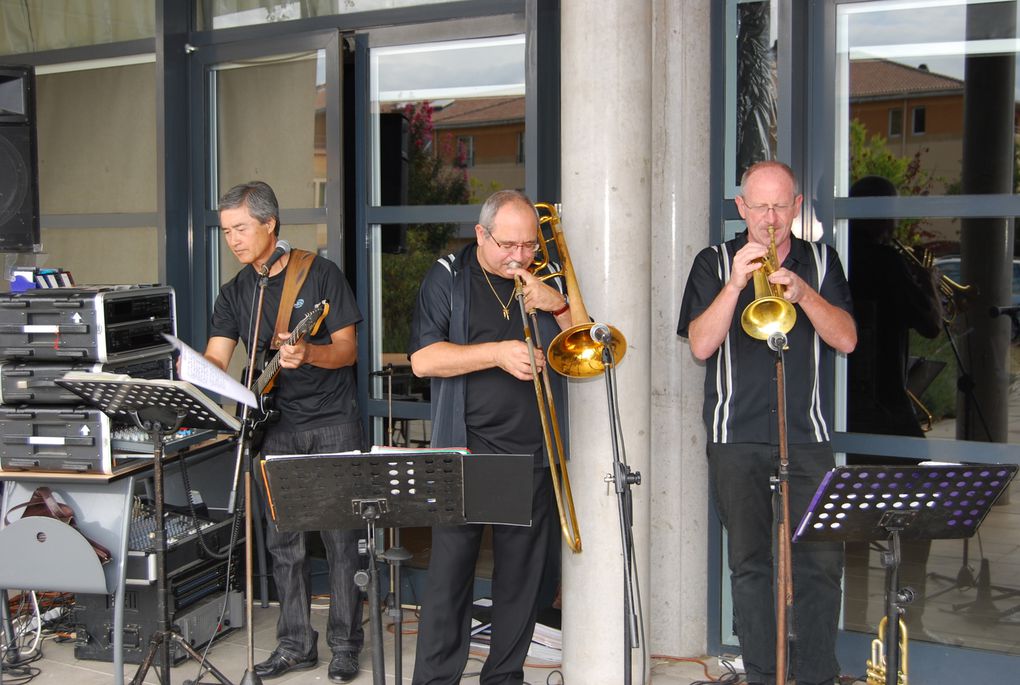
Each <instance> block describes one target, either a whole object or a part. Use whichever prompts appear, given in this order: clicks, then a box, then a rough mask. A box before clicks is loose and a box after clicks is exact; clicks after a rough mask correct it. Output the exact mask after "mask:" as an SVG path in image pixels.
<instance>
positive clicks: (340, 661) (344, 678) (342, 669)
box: [329, 650, 360, 683]
mask: <svg viewBox="0 0 1020 685" xmlns="http://www.w3.org/2000/svg"><path fill="white" fill-rule="evenodd" d="M359 670H360V669H359V667H358V653H357V652H352V651H350V650H343V651H338V652H333V658H332V659H330V661H329V679H330V680H331V681H333V682H334V683H346V682H350V681H351V680H354V677H355V676H357V675H358V671H359Z"/></svg>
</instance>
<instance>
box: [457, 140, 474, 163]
mask: <svg viewBox="0 0 1020 685" xmlns="http://www.w3.org/2000/svg"><path fill="white" fill-rule="evenodd" d="M454 164H455V165H457V166H463V167H472V166H474V165H475V137H474V136H457V158H456V160H455V161H454Z"/></svg>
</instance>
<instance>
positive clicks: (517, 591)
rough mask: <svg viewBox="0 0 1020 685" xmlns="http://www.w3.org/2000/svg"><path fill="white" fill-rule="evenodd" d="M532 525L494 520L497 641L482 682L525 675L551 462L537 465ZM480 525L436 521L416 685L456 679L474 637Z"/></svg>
mask: <svg viewBox="0 0 1020 685" xmlns="http://www.w3.org/2000/svg"><path fill="white" fill-rule="evenodd" d="M533 482H534V492H533V496H532V502H531V512H532V514H531V515H532V520H531V526H530V527H523V526H496V525H494V526H493V527H492V553H493V569H492V643H491V646H490V651H489V656H488V658H487V659H486V660H485V665H484V666H482V674H481V678H480V680H479V682H480V683H482V685H495V684H496V683H522V682H523V681H524V660H525V658H526V657H527V655H528V646H529V645H530V644H531V635H532V633H533V632H534V629H535V616H536V614H537V612H538V597H539V591H540V590H541V586H542V575H543V572H544V570H545V564H546V557H547V553H546V552H547V548H548V545H549V536H550V534H551V533H550V526H549V520H548V519H549V515H550V511H551V509H552V508H553V506H554V505H553V498H552V481H551V479H550V477H549V469H547V468H536V469H535V471H534V481H533ZM483 530H484V526H482V525H474V524H471V525H464V526H444V527H435V528H433V529H432V556H431V560H430V561H429V570H428V576H427V578H426V581H425V595H424V597H423V598H422V608H421V621H420V623H419V625H418V647H417V655H416V656H415V662H414V678H413V681H412V683H413V685H456V683H459V682H460V678H461V675H462V674H463V673H464V665H465V663H466V662H467V657H468V650H469V648H470V640H471V632H470V631H471V607H472V603H473V599H474V598H473V597H472V595H473V589H474V576H475V561H476V560H477V559H478V549H479V545H480V544H481V541H482V532H483Z"/></svg>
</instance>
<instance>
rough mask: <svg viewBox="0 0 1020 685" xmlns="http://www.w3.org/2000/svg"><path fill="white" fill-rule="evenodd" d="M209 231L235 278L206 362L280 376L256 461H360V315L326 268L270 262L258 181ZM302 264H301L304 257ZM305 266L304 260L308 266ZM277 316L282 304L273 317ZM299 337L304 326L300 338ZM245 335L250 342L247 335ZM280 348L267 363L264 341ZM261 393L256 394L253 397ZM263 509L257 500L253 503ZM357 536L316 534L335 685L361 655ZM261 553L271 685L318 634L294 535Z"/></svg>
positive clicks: (268, 194) (276, 226) (231, 196)
mask: <svg viewBox="0 0 1020 685" xmlns="http://www.w3.org/2000/svg"><path fill="white" fill-rule="evenodd" d="M219 212H220V227H221V230H222V233H223V239H224V242H225V243H226V245H227V246H228V247H229V248H230V250H231V251H232V252H233V253H234V256H235V257H237V260H238V261H239V262H240V263H241V264H242V269H241V271H240V272H238V274H237V275H236V276H235V277H234V278H233V279H231V280H230V281H228V282H227V283H226V284H224V285H223V287H222V288H221V289H220V293H219V296H218V297H217V298H216V304H215V307H214V309H213V316H212V324H211V327H210V337H209V342H208V344H207V346H206V350H205V357H206V358H207V359H209V360H210V361H211V362H213V363H214V364H216V365H217V366H219V367H220V368H222V369H224V370H226V368H227V365H228V364H229V362H230V358H231V356H232V355H233V353H234V348H235V347H236V346H237V343H238V341H239V340H240V341H241V343H242V344H244V346H245V348H246V349H248V350H250V349H251V348H250V345H251V344H252V339H253V338H254V344H255V346H256V350H257V352H258V353H261V354H263V355H264V356H265V357H270V356H273V354H274V353H275V354H276V356H275V357H274V359H273V363H278V365H279V367H280V369H279V373H278V374H275V376H274V377H273V379H272V380H273V382H272V384H271V385H272V386H273V390H274V394H275V400H274V403H273V406H274V409H275V410H277V411H278V412H279V419H278V420H277V421H275V422H273V423H271V424H267V427H266V430H265V437H264V440H263V444H262V452H263V453H264V454H320V453H330V452H345V451H350V450H360V449H362V448H363V447H364V440H363V436H362V428H361V416H360V411H359V409H358V405H357V393H356V389H355V379H354V372H353V365H354V362H355V361H356V359H357V356H358V346H357V337H356V335H355V326H356V325H357V324H358V323H359V322H360V321H361V318H362V317H361V313H360V311H359V310H358V306H357V302H356V301H355V299H354V295H353V293H352V292H351V289H350V287H349V286H348V284H347V281H346V279H345V278H344V275H343V273H342V272H341V271H340V269H339V268H338V267H337V266H336V265H335V264H334V263H333V262H331V261H329V260H328V259H324V258H322V257H318V256H314V257H312V258H311V259H310V260H307V259H304V255H302V256H300V257H298V256H297V255H296V251H295V253H290V254H283V255H282V257H280V256H279V255H275V256H276V257H277V259H276V260H275V261H272V259H273V257H274V250H276V248H277V238H278V236H279V231H280V212H279V205H278V203H277V200H276V195H275V193H274V192H273V190H272V188H270V187H269V185H267V184H266V183H263V182H261V181H254V182H251V183H246V184H242V185H238V186H235V187H233V188H231V189H230V190H228V191H227V192H226V193H225V194H224V195H223V197H221V198H220V201H219ZM306 254H307V253H306ZM308 256H311V255H308ZM271 261H272V263H271V265H270V269H269V274H268V276H269V283H268V285H267V286H266V289H265V301H264V303H263V308H262V317H261V320H260V321H258V322H253V321H252V319H253V312H254V311H255V309H256V306H255V304H256V301H257V295H258V292H257V291H258V282H259V278H260V277H261V273H262V269H263V266H264V265H265V264H266V263H267V262H271ZM290 267H294V268H297V269H306V270H307V273H304V272H300V275H301V278H297V275H296V274H291V275H290V276H291V277H292V278H296V279H297V281H298V282H299V283H300V289H298V291H297V294H296V297H295V296H294V295H293V294H291V297H293V298H294V299H293V302H294V304H293V308H292V311H291V312H290V316H289V317H282V320H283V321H285V322H286V323H285V324H283V325H284V326H285V328H286V330H282V331H279V332H277V319H278V310H279V309H280V306H281V302H283V301H285V300H286V299H288V298H287V294H288V293H286V292H285V287H284V286H285V282H286V280H287V279H288V268H290ZM323 302H326V303H328V306H325V307H323V313H322V315H321V320H320V319H319V316H315V317H314V318H316V319H317V321H315V322H313V323H316V324H317V325H315V326H311V327H309V331H308V333H307V335H294V334H292V332H294V329H295V327H297V326H300V325H301V324H302V323H303V321H304V320H305V318H304V317H307V315H308V314H309V313H310V312H312V310H313V309H314V308H315V307H317V306H318V305H320V304H322V303H323ZM284 306H286V304H285V305H284ZM302 327H303V326H302ZM253 329H255V331H256V332H255V333H254V335H253V334H252V330H253ZM274 339H275V340H276V341H277V342H278V343H282V344H280V345H279V350H278V352H274V350H273V349H272V348H273V347H276V345H271V344H270V343H271V342H273V341H274ZM260 390H261V389H260ZM264 500H265V497H263V501H264ZM358 533H359V531H357V530H328V531H325V530H324V531H320V535H321V536H322V541H323V544H324V546H325V549H326V556H327V559H328V561H329V585H330V608H329V619H328V622H327V634H326V644H327V645H328V646H329V648H330V650H331V652H332V659H331V661H330V664H329V668H328V675H329V679H330V680H332V681H334V682H347V681H349V680H353V679H354V677H355V676H356V675H357V674H358V668H359V667H358V655H359V653H360V652H361V647H362V645H363V643H364V634H363V630H362V627H361V622H362V600H361V595H360V590H359V589H358V588H357V586H356V585H355V583H354V578H353V577H354V573H355V572H356V571H357V570H358V567H359V565H360V559H359V556H358ZM266 546H267V548H268V549H269V552H270V555H271V556H272V559H273V578H274V580H275V583H276V588H277V594H278V595H279V599H280V617H279V620H278V621H277V626H276V637H277V646H276V649H274V650H273V653H272V654H271V655H270V656H269V658H268V659H266V660H265V661H263V662H261V663H259V664H256V666H255V673H256V674H257V675H258V676H260V677H261V678H275V677H277V676H281V675H283V674H284V673H287V672H289V671H292V670H296V669H309V668H315V667H316V666H317V664H318V649H317V640H318V634H317V633H316V632H315V631H314V630H313V629H312V626H311V622H310V608H311V607H310V603H311V589H310V588H309V586H308V579H309V577H310V573H309V571H310V569H309V558H308V553H307V548H306V540H305V534H304V533H285V532H280V531H278V530H276V527H275V526H274V525H273V523H272V522H270V523H269V524H268V526H267V531H266Z"/></svg>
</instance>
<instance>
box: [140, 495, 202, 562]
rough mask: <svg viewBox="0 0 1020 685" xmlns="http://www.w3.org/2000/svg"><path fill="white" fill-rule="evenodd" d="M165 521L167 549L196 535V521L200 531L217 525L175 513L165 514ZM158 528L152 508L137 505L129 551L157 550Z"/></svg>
mask: <svg viewBox="0 0 1020 685" xmlns="http://www.w3.org/2000/svg"><path fill="white" fill-rule="evenodd" d="M163 520H164V522H165V524H166V546H167V549H170V548H172V547H173V546H174V545H176V544H177V543H179V542H180V541H182V540H185V539H187V538H188V537H189V536H192V535H194V534H195V523H196V521H197V523H198V529H199V530H205V529H207V528H210V527H211V526H213V525H215V524H214V523H213V522H212V521H206V520H203V519H192V518H191V517H190V516H185V515H183V514H177V513H174V512H164V513H163ZM156 526H157V521H156V515H155V513H154V512H153V511H152V508H151V507H149V506H148V505H143V506H139V505H136V506H135V512H134V514H133V515H132V517H131V531H130V532H129V533H128V549H131V550H135V551H138V552H149V551H152V550H153V549H155V545H156Z"/></svg>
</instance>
